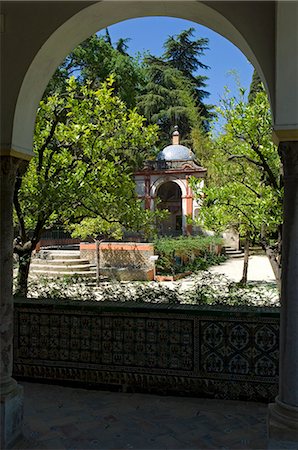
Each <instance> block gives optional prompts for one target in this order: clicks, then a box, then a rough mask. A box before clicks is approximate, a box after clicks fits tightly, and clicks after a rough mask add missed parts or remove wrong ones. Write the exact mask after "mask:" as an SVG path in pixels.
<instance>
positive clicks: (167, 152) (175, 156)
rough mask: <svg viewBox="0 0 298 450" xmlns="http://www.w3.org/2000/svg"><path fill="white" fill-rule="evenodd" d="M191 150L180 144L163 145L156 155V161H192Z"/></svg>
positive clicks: (193, 157) (193, 156)
mask: <svg viewBox="0 0 298 450" xmlns="http://www.w3.org/2000/svg"><path fill="white" fill-rule="evenodd" d="M194 159H195V155H194V154H193V152H192V151H191V150H190V149H189V148H187V147H185V146H184V145H180V144H172V145H168V146H167V147H165V148H164V149H163V150H162V151H161V152H159V153H158V155H157V160H158V161H194Z"/></svg>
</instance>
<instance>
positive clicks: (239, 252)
mask: <svg viewBox="0 0 298 450" xmlns="http://www.w3.org/2000/svg"><path fill="white" fill-rule="evenodd" d="M226 255H243V251H242V250H226Z"/></svg>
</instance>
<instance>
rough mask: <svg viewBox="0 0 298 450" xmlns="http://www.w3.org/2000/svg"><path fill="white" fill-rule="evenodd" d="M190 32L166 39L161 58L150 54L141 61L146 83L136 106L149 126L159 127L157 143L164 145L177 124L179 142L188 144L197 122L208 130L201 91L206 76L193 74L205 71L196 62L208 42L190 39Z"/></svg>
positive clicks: (205, 106) (204, 95)
mask: <svg viewBox="0 0 298 450" xmlns="http://www.w3.org/2000/svg"><path fill="white" fill-rule="evenodd" d="M193 32H194V29H193V28H190V29H188V30H185V31H183V32H182V33H180V34H179V35H177V36H170V37H169V38H168V39H167V41H166V42H165V44H164V48H165V51H164V54H163V55H162V57H161V58H156V57H153V56H152V55H149V57H147V58H145V62H144V63H145V73H146V75H147V83H146V86H145V87H144V89H143V91H142V95H141V96H140V97H139V101H138V105H137V106H138V109H139V111H140V112H141V113H142V114H143V115H145V117H146V118H147V120H148V121H149V122H150V123H157V124H158V125H159V127H160V129H161V142H160V144H163V143H167V142H168V140H169V136H170V133H171V131H172V129H173V126H174V125H175V124H179V131H180V134H181V138H182V141H184V143H188V142H189V141H190V140H191V129H192V128H193V127H194V126H197V123H198V122H200V124H202V123H203V126H205V129H208V120H209V119H210V118H211V116H212V114H211V113H210V111H209V107H208V106H207V105H205V103H204V102H203V99H204V98H206V97H208V95H209V93H208V92H207V91H206V90H205V89H204V88H205V87H206V83H205V81H206V79H207V77H205V76H202V75H197V74H196V71H197V70H198V69H199V68H201V69H204V70H205V69H207V68H208V66H206V65H205V64H203V63H202V62H201V61H200V57H201V56H203V55H204V52H205V50H206V49H207V48H208V47H207V44H208V39H204V38H201V39H197V40H194V39H193ZM199 117H201V118H202V120H199V119H198V118H199Z"/></svg>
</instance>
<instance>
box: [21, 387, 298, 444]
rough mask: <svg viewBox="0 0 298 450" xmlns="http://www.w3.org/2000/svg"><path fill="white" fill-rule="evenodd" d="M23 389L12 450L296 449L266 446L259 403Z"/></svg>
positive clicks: (264, 408)
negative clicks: (19, 432) (20, 422)
mask: <svg viewBox="0 0 298 450" xmlns="http://www.w3.org/2000/svg"><path fill="white" fill-rule="evenodd" d="M21 384H22V385H23V386H24V394H25V405H24V408H25V411H24V439H23V440H22V441H19V442H18V443H17V444H16V445H15V447H14V448H15V449H25V448H26V449H52V450H58V449H59V450H60V449H69V450H74V449H84V450H85V449H86V450H87V449H104V450H108V449H139V450H143V449H144V450H145V449H164V450H166V449H222V450H225V449H267V448H269V449H287V450H290V449H297V448H298V443H297V444H294V443H289V442H288V443H285V442H284V443H280V442H276V441H270V442H268V440H267V438H266V415H267V406H266V405H264V404H261V403H249V402H238V401H223V400H208V399H197V398H185V397H161V396H157V395H146V394H124V393H112V392H107V391H95V390H86V389H78V388H70V387H61V386H52V385H46V384H37V383H28V382H24V383H21Z"/></svg>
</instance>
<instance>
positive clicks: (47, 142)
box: [37, 116, 59, 172]
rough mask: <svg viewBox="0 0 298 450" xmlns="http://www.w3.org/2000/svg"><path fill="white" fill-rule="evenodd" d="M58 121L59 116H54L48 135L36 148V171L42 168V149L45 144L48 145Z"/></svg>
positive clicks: (44, 147)
mask: <svg viewBox="0 0 298 450" xmlns="http://www.w3.org/2000/svg"><path fill="white" fill-rule="evenodd" d="M58 123H59V118H58V117H57V116H56V118H55V121H54V122H53V123H52V126H51V129H50V132H49V134H48V137H47V138H46V140H45V142H44V144H43V145H42V146H41V147H40V149H39V150H38V166H37V171H38V172H40V171H41V169H42V166H43V154H44V151H45V149H46V148H47V146H48V145H49V143H50V142H51V140H52V138H53V136H54V133H55V130H56V127H57V125H58Z"/></svg>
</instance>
